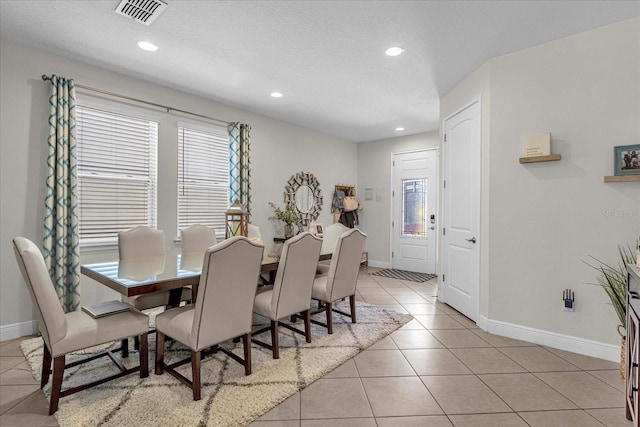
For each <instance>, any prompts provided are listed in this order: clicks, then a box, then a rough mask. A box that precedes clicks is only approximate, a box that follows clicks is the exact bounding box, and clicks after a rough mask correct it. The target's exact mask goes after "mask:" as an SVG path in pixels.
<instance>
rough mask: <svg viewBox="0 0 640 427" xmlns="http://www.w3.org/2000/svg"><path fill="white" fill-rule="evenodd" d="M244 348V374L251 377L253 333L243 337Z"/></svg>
mask: <svg viewBox="0 0 640 427" xmlns="http://www.w3.org/2000/svg"><path fill="white" fill-rule="evenodd" d="M242 346H243V347H244V374H245V375H251V333H248V334H244V335H243V336H242Z"/></svg>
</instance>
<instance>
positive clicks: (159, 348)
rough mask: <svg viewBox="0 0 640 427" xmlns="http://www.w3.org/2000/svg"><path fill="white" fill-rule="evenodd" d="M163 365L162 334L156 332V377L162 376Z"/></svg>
mask: <svg viewBox="0 0 640 427" xmlns="http://www.w3.org/2000/svg"><path fill="white" fill-rule="evenodd" d="M163 364H164V334H163V333H162V332H160V331H156V375H162V371H163V368H162V365H163Z"/></svg>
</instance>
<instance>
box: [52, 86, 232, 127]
mask: <svg viewBox="0 0 640 427" xmlns="http://www.w3.org/2000/svg"><path fill="white" fill-rule="evenodd" d="M42 80H44V81H47V80H51V77H49V76H47V75H46V74H43V75H42ZM75 86H76V87H78V88H80V89H85V90H90V91H92V92H98V93H102V94H104V95H109V96H115V97H117V98H123V99H127V100H129V101H134V102H139V103H142V104H147V105H152V106H154V107H158V108H163V109H165V110H167V113H171V112H177V113H183V114H189V115H191V116H195V117H200V118H202V119H208V120H213V121H215V122H219V123H224V124H227V125H230V124H231V122H228V121H226V120H221V119H216V118H215V117H210V116H205V115H203V114H198V113H192V112H191V111H185V110H181V109H179V108H173V107H170V106H168V105H162V104H156V103H155V102H151V101H145V100H144V99H139V98H133V97H131V96H127V95H121V94H119V93H114V92H109V91H107V90H103V89H97V88H95V87H91V86H84V85H80V84H76V85H75Z"/></svg>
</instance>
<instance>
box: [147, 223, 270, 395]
mask: <svg viewBox="0 0 640 427" xmlns="http://www.w3.org/2000/svg"><path fill="white" fill-rule="evenodd" d="M263 250H264V246H263V245H262V244H261V243H256V242H253V241H251V240H249V239H248V238H246V237H243V236H236V237H231V238H229V239H226V240H224V241H223V242H221V243H218V244H217V245H215V246H213V247H210V248H209V249H207V251H206V252H205V255H204V261H203V264H202V273H201V274H200V283H199V285H198V295H197V298H196V302H195V303H194V304H189V305H186V306H183V307H178V308H172V309H169V310H167V311H165V312H164V313H161V314H159V315H158V316H156V333H157V336H156V368H155V372H156V374H157V375H161V374H162V373H163V372H164V370H166V371H167V372H169V373H170V374H171V375H173V376H174V377H175V378H176V379H178V380H179V381H180V382H182V383H184V384H186V385H187V386H189V387H190V388H191V389H192V390H193V400H200V397H201V396H200V394H201V378H200V362H201V360H202V357H203V356H205V355H207V354H210V353H212V352H213V351H221V352H223V353H225V354H226V355H228V356H229V357H231V358H232V359H234V360H235V361H237V362H239V363H240V364H242V365H243V366H244V370H245V375H249V374H251V324H252V312H253V300H254V298H255V294H256V288H257V286H258V274H259V273H260V266H261V264H262V252H263ZM165 336H168V337H171V338H173V339H174V340H176V341H178V342H181V343H182V344H184V345H186V346H187V347H188V348H189V350H190V351H191V357H190V358H187V359H185V360H181V361H179V362H176V363H173V364H171V365H167V364H165V362H164V350H165V349H164V341H165ZM237 337H242V340H243V346H244V359H243V358H240V356H238V355H236V354H234V353H232V352H231V351H229V350H227V349H225V348H223V347H222V346H219V344H220V343H222V342H224V341H227V340H230V339H233V338H237ZM189 361H190V362H191V375H192V376H191V378H192V379H191V380H189V379H188V378H186V377H185V376H184V375H182V374H180V373H179V372H177V371H176V370H175V368H177V367H178V366H182V365H184V364H185V363H189Z"/></svg>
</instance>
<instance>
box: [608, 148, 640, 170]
mask: <svg viewBox="0 0 640 427" xmlns="http://www.w3.org/2000/svg"><path fill="white" fill-rule="evenodd" d="M613 161H614V171H615V172H614V174H615V175H616V176H621V175H640V144H634V145H619V146H617V147H613Z"/></svg>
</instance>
